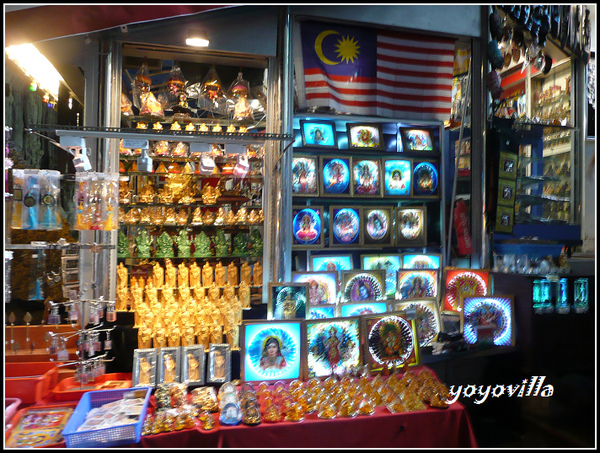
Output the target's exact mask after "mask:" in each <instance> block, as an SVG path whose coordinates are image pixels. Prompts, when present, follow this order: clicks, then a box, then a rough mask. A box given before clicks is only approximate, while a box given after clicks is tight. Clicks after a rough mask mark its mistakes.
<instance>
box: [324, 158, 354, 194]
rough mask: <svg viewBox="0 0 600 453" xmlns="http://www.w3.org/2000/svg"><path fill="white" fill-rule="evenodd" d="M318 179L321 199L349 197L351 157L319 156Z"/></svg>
mask: <svg viewBox="0 0 600 453" xmlns="http://www.w3.org/2000/svg"><path fill="white" fill-rule="evenodd" d="M319 179H320V192H321V196H322V197H341V196H350V195H351V193H350V182H351V180H352V157H340V156H320V167H319Z"/></svg>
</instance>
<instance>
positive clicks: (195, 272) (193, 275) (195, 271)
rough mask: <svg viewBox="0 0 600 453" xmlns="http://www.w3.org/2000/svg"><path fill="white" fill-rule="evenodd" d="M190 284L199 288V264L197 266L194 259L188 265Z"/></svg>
mask: <svg viewBox="0 0 600 453" xmlns="http://www.w3.org/2000/svg"><path fill="white" fill-rule="evenodd" d="M190 286H191V287H192V288H199V287H200V286H201V282H200V266H198V264H197V263H196V261H194V262H193V263H192V264H191V265H190Z"/></svg>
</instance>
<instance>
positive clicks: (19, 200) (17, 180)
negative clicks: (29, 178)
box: [11, 168, 25, 229]
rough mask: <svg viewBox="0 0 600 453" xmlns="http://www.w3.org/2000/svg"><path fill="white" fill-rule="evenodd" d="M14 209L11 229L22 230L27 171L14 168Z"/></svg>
mask: <svg viewBox="0 0 600 453" xmlns="http://www.w3.org/2000/svg"><path fill="white" fill-rule="evenodd" d="M12 178H13V184H12V185H13V203H12V205H13V208H12V219H11V228H14V229H21V220H22V219H21V215H22V213H23V194H24V193H25V170H21V169H17V168H13V169H12Z"/></svg>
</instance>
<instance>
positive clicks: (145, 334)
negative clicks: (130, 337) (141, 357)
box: [138, 324, 152, 349]
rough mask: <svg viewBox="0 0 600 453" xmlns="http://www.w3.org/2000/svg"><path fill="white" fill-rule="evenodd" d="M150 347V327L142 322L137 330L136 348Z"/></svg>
mask: <svg viewBox="0 0 600 453" xmlns="http://www.w3.org/2000/svg"><path fill="white" fill-rule="evenodd" d="M151 347H152V329H151V328H150V326H147V325H145V324H143V325H142V326H140V328H139V330H138V349H146V348H151Z"/></svg>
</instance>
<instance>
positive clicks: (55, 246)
mask: <svg viewBox="0 0 600 453" xmlns="http://www.w3.org/2000/svg"><path fill="white" fill-rule="evenodd" d="M115 248H116V246H115V245H111V244H81V243H79V242H64V243H61V242H60V240H59V242H57V243H52V242H31V243H30V244H4V250H91V251H92V252H99V251H100V250H112V249H115Z"/></svg>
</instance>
